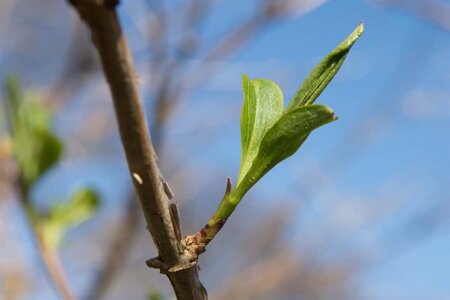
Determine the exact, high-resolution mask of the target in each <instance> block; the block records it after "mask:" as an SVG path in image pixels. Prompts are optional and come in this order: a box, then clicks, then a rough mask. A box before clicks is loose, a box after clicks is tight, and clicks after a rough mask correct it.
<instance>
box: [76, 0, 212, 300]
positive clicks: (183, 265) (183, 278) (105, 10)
mask: <svg viewBox="0 0 450 300" xmlns="http://www.w3.org/2000/svg"><path fill="white" fill-rule="evenodd" d="M70 3H71V4H72V5H73V6H74V8H75V9H76V10H77V11H78V13H79V15H80V17H81V18H82V19H83V20H84V22H86V24H87V25H88V26H89V29H90V31H91V34H92V41H93V43H94V45H95V46H96V48H97V51H98V53H99V56H100V60H101V63H102V67H103V71H104V73H105V76H106V79H107V81H108V83H109V87H110V90H111V94H112V98H113V103H114V108H115V111H116V117H117V121H118V126H119V131H120V136H121V140H122V143H123V146H124V149H125V154H126V158H127V161H128V167H129V170H130V175H131V177H132V180H133V183H134V187H135V189H136V191H137V194H138V196H139V200H140V204H141V207H142V210H143V212H144V216H145V219H146V221H147V227H148V229H149V231H150V233H151V235H152V238H153V241H154V243H155V245H156V247H157V249H158V251H159V257H158V260H159V261H160V262H161V265H160V266H159V269H160V271H161V272H162V273H165V274H166V275H167V276H168V277H169V279H170V282H171V283H172V286H173V288H174V290H175V293H176V295H177V297H178V299H206V298H207V295H206V291H205V289H204V288H203V286H202V285H201V283H200V281H199V279H198V268H197V266H196V264H195V263H194V264H192V262H191V261H190V259H191V258H190V257H189V255H188V253H185V252H182V251H180V249H181V245H180V243H179V242H178V240H177V238H176V235H175V231H174V228H173V225H172V222H171V218H170V213H169V207H168V206H169V199H168V196H167V195H166V193H165V191H164V185H163V181H162V180H161V176H160V174H161V173H160V170H159V168H158V165H157V161H156V157H155V153H154V150H153V146H152V144H151V140H150V135H149V132H148V129H147V126H146V120H145V116H144V113H143V109H142V106H141V103H140V98H139V95H138V91H137V87H136V83H135V79H134V69H133V66H132V61H131V56H130V54H129V50H128V46H127V42H126V40H125V37H124V35H123V33H122V30H121V26H120V23H119V20H118V17H117V14H116V10H115V6H116V5H117V4H118V1H117V0H114V1H111V0H110V1H106V0H104V1H99V0H70Z"/></svg>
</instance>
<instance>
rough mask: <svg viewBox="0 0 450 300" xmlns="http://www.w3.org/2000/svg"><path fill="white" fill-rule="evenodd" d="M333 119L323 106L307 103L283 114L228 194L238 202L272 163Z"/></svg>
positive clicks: (275, 163) (274, 163) (284, 157)
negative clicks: (238, 182)
mask: <svg viewBox="0 0 450 300" xmlns="http://www.w3.org/2000/svg"><path fill="white" fill-rule="evenodd" d="M333 120H336V116H335V115H334V113H333V111H332V110H331V109H330V108H328V107H327V106H324V105H307V106H301V107H299V108H296V109H294V110H292V111H290V112H287V113H285V114H284V115H283V116H282V117H281V118H280V119H279V120H278V121H277V122H276V123H275V124H274V125H273V127H272V128H271V129H270V130H269V131H268V132H267V133H266V134H265V135H264V137H263V139H262V141H261V144H260V147H259V152H258V154H257V156H256V157H255V159H254V161H253V164H252V166H251V168H250V169H249V171H248V173H247V175H246V176H245V178H244V179H243V180H242V181H241V183H240V184H238V185H237V186H236V188H235V189H234V190H233V191H232V193H231V195H230V196H231V199H232V200H231V201H232V202H233V203H237V202H239V201H240V200H241V198H242V197H243V196H244V195H245V193H246V192H247V191H248V190H249V189H250V188H251V187H252V186H253V185H254V184H255V183H256V182H257V181H258V180H259V179H261V177H262V176H264V175H265V174H266V173H267V172H268V171H269V170H270V169H272V168H273V167H274V166H275V165H277V164H278V163H280V162H281V161H283V160H284V159H286V158H288V157H289V156H291V155H292V154H294V153H295V152H296V151H297V150H298V149H299V148H300V146H301V145H302V143H303V142H304V141H305V139H306V138H307V137H308V135H309V134H310V133H311V132H312V131H313V130H314V129H316V128H318V127H320V126H322V125H324V124H327V123H329V122H331V121H333Z"/></svg>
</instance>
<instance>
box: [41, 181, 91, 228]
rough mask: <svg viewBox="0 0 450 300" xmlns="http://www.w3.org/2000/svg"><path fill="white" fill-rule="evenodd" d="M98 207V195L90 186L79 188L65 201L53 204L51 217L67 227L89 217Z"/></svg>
mask: <svg viewBox="0 0 450 300" xmlns="http://www.w3.org/2000/svg"><path fill="white" fill-rule="evenodd" d="M98 207H99V197H98V195H97V193H96V192H95V191H94V190H92V189H90V188H83V189H79V190H78V191H76V192H75V194H74V195H73V196H72V197H71V199H70V200H69V201H67V202H63V203H59V204H57V205H55V206H54V207H53V209H52V211H51V214H50V216H51V219H52V220H53V221H54V222H57V223H59V224H60V225H62V226H65V227H69V226H74V225H76V224H80V223H82V222H84V221H86V220H88V219H90V218H91V217H92V216H93V215H94V214H95V213H96V211H97V209H98Z"/></svg>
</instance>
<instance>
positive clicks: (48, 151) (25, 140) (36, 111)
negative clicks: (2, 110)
mask: <svg viewBox="0 0 450 300" xmlns="http://www.w3.org/2000/svg"><path fill="white" fill-rule="evenodd" d="M6 91H7V101H6V102H7V114H8V116H7V117H8V119H9V123H10V127H11V132H12V140H13V144H14V152H15V155H16V158H17V161H18V164H19V166H20V170H21V174H22V177H23V179H24V184H25V188H26V189H27V190H28V189H29V188H30V187H31V186H32V184H33V183H34V182H35V181H36V180H37V179H38V178H39V177H40V176H41V175H42V174H43V173H44V172H45V171H47V170H48V169H49V168H50V167H52V166H53V165H54V164H55V163H56V162H57V161H58V160H59V158H60V157H61V154H62V151H63V145H62V142H61V140H60V139H59V138H58V137H57V136H56V135H55V134H54V133H53V132H52V130H51V127H50V116H49V114H48V112H47V111H46V109H45V108H44V107H43V106H42V104H41V103H40V102H39V101H38V100H37V97H36V95H34V94H32V93H24V92H23V91H22V89H21V87H20V84H19V82H18V81H17V80H16V79H14V78H13V77H11V76H9V77H7V79H6Z"/></svg>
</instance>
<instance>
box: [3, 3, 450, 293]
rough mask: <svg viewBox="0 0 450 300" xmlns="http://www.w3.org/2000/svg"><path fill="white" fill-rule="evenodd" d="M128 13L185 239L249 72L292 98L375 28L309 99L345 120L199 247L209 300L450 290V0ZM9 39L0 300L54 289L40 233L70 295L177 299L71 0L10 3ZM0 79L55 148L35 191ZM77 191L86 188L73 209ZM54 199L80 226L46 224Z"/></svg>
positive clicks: (201, 213)
mask: <svg viewBox="0 0 450 300" xmlns="http://www.w3.org/2000/svg"><path fill="white" fill-rule="evenodd" d="M118 12H119V14H120V19H121V22H122V24H123V27H124V32H125V34H126V36H127V38H128V42H129V45H130V47H131V49H132V54H133V58H134V63H135V65H136V69H137V70H136V73H137V74H136V77H137V78H136V80H138V82H139V84H140V89H141V95H142V98H143V102H144V106H145V109H146V113H147V117H148V121H149V126H150V129H151V134H152V139H153V142H154V144H155V147H156V149H157V152H158V155H159V162H160V165H161V169H162V171H163V173H164V176H165V179H166V180H167V181H168V182H169V183H170V185H171V187H172V189H173V191H174V193H175V201H176V202H177V203H178V205H179V209H180V214H181V219H182V224H183V234H188V233H193V232H195V231H197V230H198V229H199V228H201V226H203V225H204V223H205V222H206V221H207V219H208V217H209V216H210V215H211V214H212V213H213V211H214V209H215V208H216V206H217V205H218V203H219V201H220V200H221V197H222V195H223V192H224V189H225V180H226V177H227V176H230V177H232V178H233V179H236V175H237V172H238V167H239V157H240V137H239V120H240V110H241V105H242V92H241V75H242V74H243V73H245V74H247V75H248V76H249V77H250V78H267V79H271V80H274V81H275V82H277V83H278V84H279V85H280V86H281V87H282V89H283V91H284V94H285V103H287V102H288V101H289V99H290V98H291V97H292V96H293V94H294V92H295V91H296V89H297V88H298V86H299V85H300V83H301V82H302V81H303V79H304V78H305V76H306V75H307V74H308V73H309V71H310V70H311V69H312V68H313V67H314V65H315V64H316V63H317V62H319V60H320V59H321V58H322V57H323V56H324V55H326V54H327V53H328V52H329V51H330V50H331V49H332V48H334V47H335V46H336V45H337V44H338V43H339V42H340V41H341V40H342V39H344V37H346V36H347V35H348V34H349V33H350V32H351V31H352V30H353V29H354V27H356V26H357V25H358V23H359V22H360V21H361V20H363V21H364V23H365V27H366V31H365V33H364V35H363V36H362V37H361V39H360V40H359V41H358V42H357V44H356V45H355V46H354V48H353V49H352V50H351V52H350V54H349V55H348V57H347V60H346V62H345V63H344V65H343V67H342V69H341V71H340V72H339V73H338V75H337V76H336V78H335V80H333V82H332V83H331V84H330V85H329V87H328V88H327V89H326V90H325V92H324V93H323V94H322V95H321V97H320V98H319V99H318V100H317V102H318V103H323V104H327V105H329V106H330V107H331V108H333V109H334V110H335V112H336V113H337V114H338V116H339V117H340V118H339V121H338V122H333V123H332V124H330V125H327V126H325V127H323V128H320V129H319V130H317V131H315V132H314V133H313V134H312V135H311V137H310V138H309V139H308V141H307V142H306V143H305V145H304V146H303V147H302V149H301V150H300V151H299V153H297V154H296V155H295V156H293V157H291V158H289V159H288V160H287V161H285V162H283V163H282V164H281V165H280V166H278V167H277V168H275V169H274V170H273V171H271V172H270V173H269V175H267V176H266V177H265V178H264V179H263V180H261V181H260V182H259V183H258V184H257V185H256V186H255V187H254V188H253V189H252V191H251V192H250V193H249V194H248V195H247V196H246V197H245V200H244V201H243V202H242V203H241V205H240V206H239V208H238V209H237V211H236V212H235V213H234V214H233V216H232V217H231V219H230V220H229V221H228V223H227V225H226V226H225V227H224V229H223V230H222V231H221V233H220V234H219V235H218V237H217V238H216V239H215V240H214V242H213V243H211V244H210V245H209V246H208V251H207V252H206V253H205V254H203V255H202V256H201V259H200V265H201V271H200V277H201V280H202V282H203V284H204V285H205V287H206V288H207V290H208V293H209V295H210V298H211V299H369V300H378V299H379V300H381V299H410V300H414V299H450V251H449V247H450V232H449V229H450V227H449V220H450V206H449V204H450V202H449V201H450V185H449V184H450V178H449V170H450V140H449V128H450V99H449V95H450V72H449V71H448V70H450V1H437V0H436V1H435V0H414V1H406V0H383V1H375V0H365V1H361V0H358V1H357V0H340V1H337V0H334V1H331V0H330V1H327V0H279V1H275V0H259V1H256V0H255V1H238V0H232V1H220V0H190V1H178V0H134V1H122V4H121V5H120V6H119V8H118ZM0 38H1V39H0V40H1V42H0V82H1V83H2V88H1V89H2V90H1V93H0V94H1V96H0V99H1V103H0V104H1V109H0V176H1V177H0V298H1V299H8V300H9V299H61V297H60V296H59V294H58V292H57V290H56V289H55V288H54V286H53V284H52V281H51V280H50V279H49V276H48V274H47V271H46V268H45V267H44V265H43V263H42V253H43V252H42V251H39V246H38V245H39V244H36V232H37V235H38V236H39V232H40V231H39V230H40V228H47V229H48V228H51V229H48V230H47V229H46V230H47V231H45V232H52V234H49V235H46V236H47V237H48V236H51V238H50V239H51V240H52V241H54V240H56V241H55V242H54V243H52V242H49V244H51V245H52V246H51V247H50V248H52V249H53V250H52V251H53V254H54V255H53V258H55V257H58V260H59V264H60V269H62V270H63V272H64V274H65V277H66V281H67V284H68V286H69V289H70V290H71V292H72V293H73V294H74V295H76V296H77V297H78V298H79V299H174V295H173V292H172V289H171V286H170V284H169V281H168V280H167V279H166V277H165V276H162V275H160V274H159V273H158V272H157V271H155V270H150V269H148V268H147V267H146V265H145V260H146V259H148V258H151V257H153V256H154V255H155V253H156V252H155V249H154V246H153V243H152V241H151V239H150V237H149V235H148V232H147V231H146V230H145V222H144V221H143V218H142V213H141V211H140V208H139V206H138V204H137V203H138V202H137V201H136V200H135V194H134V191H133V189H132V185H131V181H130V176H129V174H128V171H127V166H126V164H125V159H124V153H123V150H122V146H121V144H120V141H119V138H118V134H117V127H116V122H115V118H114V113H113V110H112V102H111V99H110V94H109V91H108V88H107V85H106V83H105V80H104V76H103V74H102V72H101V70H100V67H99V63H98V59H97V56H96V53H95V51H94V49H93V47H92V45H91V42H90V40H89V35H88V32H87V30H86V28H85V27H84V25H82V24H81V22H80V20H79V18H78V16H77V15H75V13H74V10H73V9H72V8H71V7H69V6H68V4H67V3H66V1H61V0H41V1H25V0H0ZM8 74H9V75H13V76H15V81H14V80H13V81H14V82H15V84H16V86H17V85H18V84H19V83H20V84H21V86H22V87H21V88H19V87H16V91H17V90H18V91H19V92H20V93H22V94H23V95H25V96H23V98H24V100H23V101H28V100H27V99H28V98H32V99H33V101H34V102H35V103H38V108H34V110H33V109H32V110H31V111H33V112H36V114H38V113H37V112H39V113H40V112H41V111H45V113H46V114H47V117H46V118H44V119H45V120H47V123H46V124H47V125H46V126H47V127H46V126H44V127H45V130H46V132H47V131H48V132H50V133H51V134H52V135H54V138H55V139H58V140H59V143H60V145H61V146H62V147H61V149H63V150H61V151H60V152H58V153H59V155H57V158H56V156H55V159H54V162H55V163H53V164H51V166H49V167H48V168H46V169H45V170H42V172H41V173H39V176H37V177H36V178H35V180H34V181H33V184H32V185H30V187H29V189H26V193H24V186H23V184H22V185H21V184H20V182H21V181H20V179H21V177H22V176H23V175H21V172H23V170H22V169H21V167H20V166H18V164H16V163H15V159H14V156H15V154H16V155H17V151H19V146H20V145H18V143H14V137H13V136H12V134H11V130H10V128H11V119H13V121H14V118H11V112H10V111H8V110H7V109H5V108H6V107H8V103H11V99H10V98H11V97H12V94H11V91H12V90H14V88H12V86H14V84H13V83H11V80H9V83H8V80H7V79H6V77H7V75H8ZM10 79H11V78H10ZM8 90H9V92H8ZM9 105H10V104H9ZM31 115H34V113H31ZM12 123H14V122H12ZM44 123H45V122H44ZM8 124H9V125H8ZM27 141H28V140H27V138H25V142H23V143H22V144H21V146H22V147H21V148H20V149H28V148H32V147H34V146H33V145H34V144H32V143H31V142H30V144H28V142H27ZM13 144H14V145H15V146H16V147H15V148H14V147H13ZM22 179H23V178H22ZM80 189H81V190H83V189H84V190H89V191H90V193H91V194H90V195H94V196H92V197H93V198H92V199H94V198H95V199H94V200H92V199H91V198H89V199H91V200H92V201H91V202H89V203H90V204H89V205H87V206H83V205H85V204H83V205H80V206H71V205H72V204H73V203H78V202H77V201H75V200H74V197H73V196H70V195H74V194H75V195H76V193H77V191H80ZM70 197H72V198H70ZM75 198H76V197H75ZM67 199H69V200H67ZM77 199H81V198H77ZM83 199H85V198H83ZM80 201H81V200H80ZM83 201H84V200H83ZM83 201H81V202H83ZM68 203H69V204H68ZM83 203H86V202H83ZM24 204H25V205H24ZM91 204H92V205H91ZM73 205H75V204H73ZM77 205H78V204H77ZM30 207H31V208H32V209H33V211H35V212H36V214H37V215H38V217H36V218H34V217H33V216H34V215H33V214H30V213H29V212H27V210H28V211H29V208H30ZM55 207H57V208H58V209H59V211H64V210H67V211H69V212H75V211H76V212H77V214H75V213H74V215H76V217H74V220H72V221H73V222H72V221H71V222H67V224H66V223H64V224H66V225H67V226H66V225H64V226H65V227H64V226H63V227H61V228H60V227H57V229H55V228H56V227H55V226H53V225H54V224H56V223H57V222H56V221H55V220H56V216H57V215H58V214H57V213H56V212H57V211H58V209H55ZM80 207H81V208H80ZM55 211H56V212H55ZM80 211H81V212H80ZM36 219H37V220H44V221H43V222H37V221H35V220H36ZM31 224H34V225H31ZM36 224H37V225H36ZM42 224H44V225H45V226H44V225H42ZM48 224H51V225H48ZM58 224H59V223H58ZM75 225H77V226H75ZM40 226H41V227H40ZM52 226H53V227H52ZM33 227H34V228H35V230H33ZM36 227H37V229H36ZM55 232H56V233H55ZM38 240H39V239H38ZM41 248H42V247H41ZM41 250H42V249H41ZM44 254H45V252H44Z"/></svg>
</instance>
